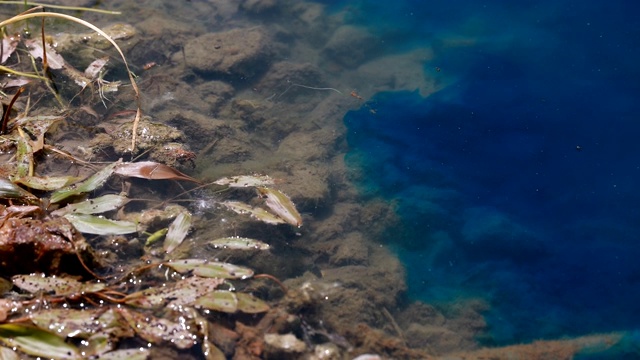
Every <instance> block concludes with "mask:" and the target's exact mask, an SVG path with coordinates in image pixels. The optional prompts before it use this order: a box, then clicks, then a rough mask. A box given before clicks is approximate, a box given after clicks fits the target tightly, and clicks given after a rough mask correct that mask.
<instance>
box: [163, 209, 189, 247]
mask: <svg viewBox="0 0 640 360" xmlns="http://www.w3.org/2000/svg"><path fill="white" fill-rule="evenodd" d="M189 228H191V214H190V213H188V212H186V211H183V212H181V213H179V214H178V216H176V218H175V219H173V222H172V223H171V225H169V230H168V231H167V235H166V236H165V238H164V244H163V247H164V251H165V252H166V253H167V254H168V253H170V252H172V251H173V250H175V248H177V247H178V246H180V244H182V241H183V240H184V239H185V238H186V237H187V233H188V232H189Z"/></svg>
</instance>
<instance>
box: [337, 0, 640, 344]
mask: <svg viewBox="0 0 640 360" xmlns="http://www.w3.org/2000/svg"><path fill="white" fill-rule="evenodd" d="M425 3H429V4H428V5H418V4H423V2H410V1H405V2H397V3H395V4H396V5H394V6H392V7H391V8H386V9H385V8H383V7H382V6H381V5H379V4H381V3H380V2H374V1H363V2H360V3H358V7H357V10H352V11H351V14H352V21H354V22H360V23H362V24H366V25H368V26H372V27H373V25H372V23H375V24H376V25H375V28H376V29H378V30H379V31H380V32H381V33H384V34H385V35H384V36H387V38H389V39H400V38H403V39H404V40H403V41H402V42H401V43H396V44H395V46H394V49H395V50H396V51H401V50H404V49H408V48H415V47H419V46H433V47H434V49H435V52H436V58H435V59H434V60H433V61H432V62H430V63H429V64H425V68H426V69H431V68H433V67H435V66H437V67H440V68H441V69H442V72H441V73H438V74H433V72H431V74H432V75H434V76H442V77H443V80H446V81H448V82H449V83H450V85H449V86H447V87H446V88H444V89H443V90H441V91H439V92H438V93H436V94H433V95H431V96H429V97H428V98H426V99H423V98H421V97H420V96H419V95H418V94H417V93H413V92H398V93H382V94H378V95H377V96H376V97H375V98H374V99H372V100H371V101H370V103H369V105H370V106H371V107H373V108H374V109H375V110H376V114H372V113H371V112H370V111H369V108H363V109H361V110H359V111H353V112H350V113H349V114H347V116H346V117H345V123H346V125H347V127H348V129H349V135H348V142H349V146H350V147H351V150H350V152H349V154H348V155H347V161H348V162H349V164H351V165H352V166H356V167H358V168H361V169H362V171H363V173H364V174H365V176H364V177H363V178H362V179H360V181H361V182H360V185H361V188H362V191H363V194H364V195H365V196H371V197H373V196H380V197H383V198H385V199H388V200H390V201H394V202H395V203H396V204H397V209H398V214H399V215H400V216H401V218H402V219H403V222H402V225H401V226H399V228H395V229H389V230H390V231H389V237H388V240H387V242H388V243H389V244H391V245H394V246H396V247H397V248H398V251H399V253H400V254H401V256H402V259H403V261H405V264H406V266H407V270H408V281H409V287H410V290H409V291H410V296H411V297H413V298H419V299H422V300H425V301H427V302H437V301H451V300H455V299H456V298H458V297H481V298H484V299H486V300H487V301H488V302H489V304H490V310H489V312H488V314H487V316H488V321H489V325H490V327H491V329H490V330H491V334H490V336H489V337H488V338H487V339H485V341H487V342H488V343H498V344H504V343H512V342H517V341H527V340H531V339H537V338H550V337H559V336H564V335H581V334H586V333H590V332H603V331H609V330H632V329H639V328H640V301H639V299H640V286H639V285H640V261H639V259H640V190H639V188H640V142H639V141H638V139H639V137H640V116H639V114H640V76H639V69H640V66H638V64H640V25H639V24H640V22H639V21H638V20H637V16H636V15H634V14H637V10H638V9H637V8H636V9H631V8H630V6H629V5H628V2H626V3H625V5H624V6H623V5H615V4H614V3H611V2H603V1H592V2H588V1H587V2H569V1H560V2H557V1H554V2H551V1H542V2H540V1H537V2H533V1H523V2H518V4H517V5H508V6H507V5H504V4H502V3H504V2H497V1H489V2H482V4H484V5H482V4H480V3H478V2H475V1H471V0H468V1H460V0H457V1H447V2H446V3H447V5H442V4H441V5H438V4H435V5H434V4H433V3H432V2H425ZM443 3H444V2H443ZM351 6H352V7H353V3H352V5H351ZM421 6H422V7H421ZM631 7H633V6H631ZM636 7H638V5H636ZM634 10H635V11H634ZM443 14H446V16H444V15H443ZM407 19H413V20H411V21H408V20H407ZM443 19H447V20H443ZM394 24H395V25H397V26H394ZM483 24H486V26H483ZM388 29H395V30H388ZM448 32H466V33H465V35H466V36H469V37H475V38H476V40H475V41H474V43H473V45H471V46H466V47H448V46H445V45H444V44H445V43H446V41H443V40H442V39H443V38H444V37H446V35H443V34H444V33H448ZM425 39H427V41H426V42H425ZM445 40H446V39H445Z"/></svg>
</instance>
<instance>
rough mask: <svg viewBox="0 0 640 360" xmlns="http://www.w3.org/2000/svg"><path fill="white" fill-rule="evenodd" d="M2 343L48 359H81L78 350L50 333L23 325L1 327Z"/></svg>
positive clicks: (3, 325)
mask: <svg viewBox="0 0 640 360" xmlns="http://www.w3.org/2000/svg"><path fill="white" fill-rule="evenodd" d="M0 342H2V343H4V344H5V345H6V346H8V347H15V348H16V349H18V350H20V351H22V352H24V353H26V354H29V355H33V356H42V357H45V358H47V359H51V358H53V359H81V358H82V357H81V356H80V353H79V352H78V349H77V348H76V347H75V346H73V345H71V344H67V343H66V342H65V341H64V339H62V338H60V337H58V336H57V335H55V334H53V333H50V332H48V331H44V330H40V329H38V328H36V327H33V326H26V325H21V324H2V325H0Z"/></svg>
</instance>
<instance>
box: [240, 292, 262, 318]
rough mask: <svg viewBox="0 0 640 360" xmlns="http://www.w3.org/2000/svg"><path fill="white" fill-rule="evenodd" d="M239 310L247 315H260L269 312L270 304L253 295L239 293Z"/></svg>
mask: <svg viewBox="0 0 640 360" xmlns="http://www.w3.org/2000/svg"><path fill="white" fill-rule="evenodd" d="M236 297H237V298H238V310H239V311H242V312H243V313H247V314H258V313H263V312H266V311H269V308H270V307H269V304H267V303H266V302H264V301H262V300H260V299H258V298H257V297H255V296H253V295H251V294H245V293H237V294H236Z"/></svg>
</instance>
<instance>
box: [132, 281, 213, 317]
mask: <svg viewBox="0 0 640 360" xmlns="http://www.w3.org/2000/svg"><path fill="white" fill-rule="evenodd" d="M223 282H224V280H223V279H215V278H209V279H207V278H205V279H203V278H199V277H195V276H192V277H189V278H186V279H183V280H180V281H178V282H176V283H174V284H171V285H169V284H167V285H166V286H163V287H152V288H149V289H146V290H142V291H138V292H135V293H133V294H130V295H128V296H127V297H126V298H125V303H126V304H128V305H131V306H137V307H142V308H148V309H151V308H155V307H159V306H163V305H166V304H167V302H169V301H171V305H173V306H184V305H190V304H192V303H193V302H194V301H196V299H197V298H198V297H200V296H202V295H204V294H206V293H209V292H212V291H213V290H215V288H216V287H218V285H220V284H222V283H223Z"/></svg>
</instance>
